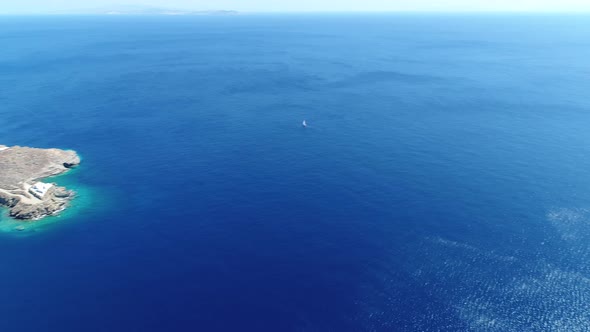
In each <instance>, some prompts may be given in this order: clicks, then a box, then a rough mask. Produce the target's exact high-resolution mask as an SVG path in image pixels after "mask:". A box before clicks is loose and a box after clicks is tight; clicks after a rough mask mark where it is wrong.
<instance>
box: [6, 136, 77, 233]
mask: <svg viewBox="0 0 590 332" xmlns="http://www.w3.org/2000/svg"><path fill="white" fill-rule="evenodd" d="M79 163H80V157H79V156H78V155H77V154H76V152H75V151H72V150H60V149H37V148H30V147H21V146H13V147H8V146H4V145H0V206H3V207H6V208H8V209H9V216H10V217H12V218H14V219H18V220H23V221H26V220H29V221H30V220H38V219H41V218H43V217H46V216H49V215H55V214H57V213H59V212H60V211H62V210H64V209H65V208H66V207H67V206H68V204H69V202H70V201H71V200H72V199H73V198H74V196H75V193H74V192H73V191H72V190H68V189H67V188H65V187H60V186H58V185H57V183H46V182H42V180H43V179H46V178H48V177H51V176H55V175H59V174H62V173H64V172H67V171H68V170H69V169H71V168H72V167H75V166H77V165H78V164H79Z"/></svg>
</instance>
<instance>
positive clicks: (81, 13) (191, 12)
mask: <svg viewBox="0 0 590 332" xmlns="http://www.w3.org/2000/svg"><path fill="white" fill-rule="evenodd" d="M180 11H184V13H180V14H158V13H155V14H150V13H116V14H109V13H93V12H91V11H88V12H84V11H82V10H81V11H79V12H74V11H72V12H59V11H57V12H0V15H1V16H199V15H197V14H199V13H201V14H202V16H207V15H206V14H210V15H211V14H215V13H221V12H228V14H229V15H231V14H233V15H239V14H590V9H587V10H502V9H500V10H421V9H416V10H407V9H406V10H297V11H296V10H276V11H274V10H268V11H239V10H231V9H218V10H180ZM211 16H214V15H211Z"/></svg>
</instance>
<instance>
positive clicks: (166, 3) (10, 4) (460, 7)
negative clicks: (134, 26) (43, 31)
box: [0, 0, 590, 13]
mask: <svg viewBox="0 0 590 332" xmlns="http://www.w3.org/2000/svg"><path fill="white" fill-rule="evenodd" d="M121 4H125V5H149V6H157V7H165V8H179V9H190V10H216V9H231V10H238V11H245V12H261V11H265V12H267V11H271V12H276V11H544V12H553V11H561V12H563V11H570V12H571V11H590V0H119V1H117V0H84V1H75V0H0V13H30V12H52V11H62V10H78V9H85V8H89V9H90V8H105V7H109V6H111V5H121Z"/></svg>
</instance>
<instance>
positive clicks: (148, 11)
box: [54, 5, 238, 15]
mask: <svg viewBox="0 0 590 332" xmlns="http://www.w3.org/2000/svg"><path fill="white" fill-rule="evenodd" d="M237 13H238V12H237V11H233V10H185V9H174V8H161V7H151V6H137V5H122V6H110V7H102V8H93V9H79V10H68V11H60V12H54V14H80V15H232V14H237Z"/></svg>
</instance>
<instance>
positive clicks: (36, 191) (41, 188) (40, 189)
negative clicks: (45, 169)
mask: <svg viewBox="0 0 590 332" xmlns="http://www.w3.org/2000/svg"><path fill="white" fill-rule="evenodd" d="M51 187H53V184H51V183H43V182H37V183H35V184H34V185H32V186H31V188H29V192H30V193H31V194H33V196H35V197H37V198H38V199H43V196H45V194H46V193H47V191H48V190H49V189H51Z"/></svg>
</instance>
